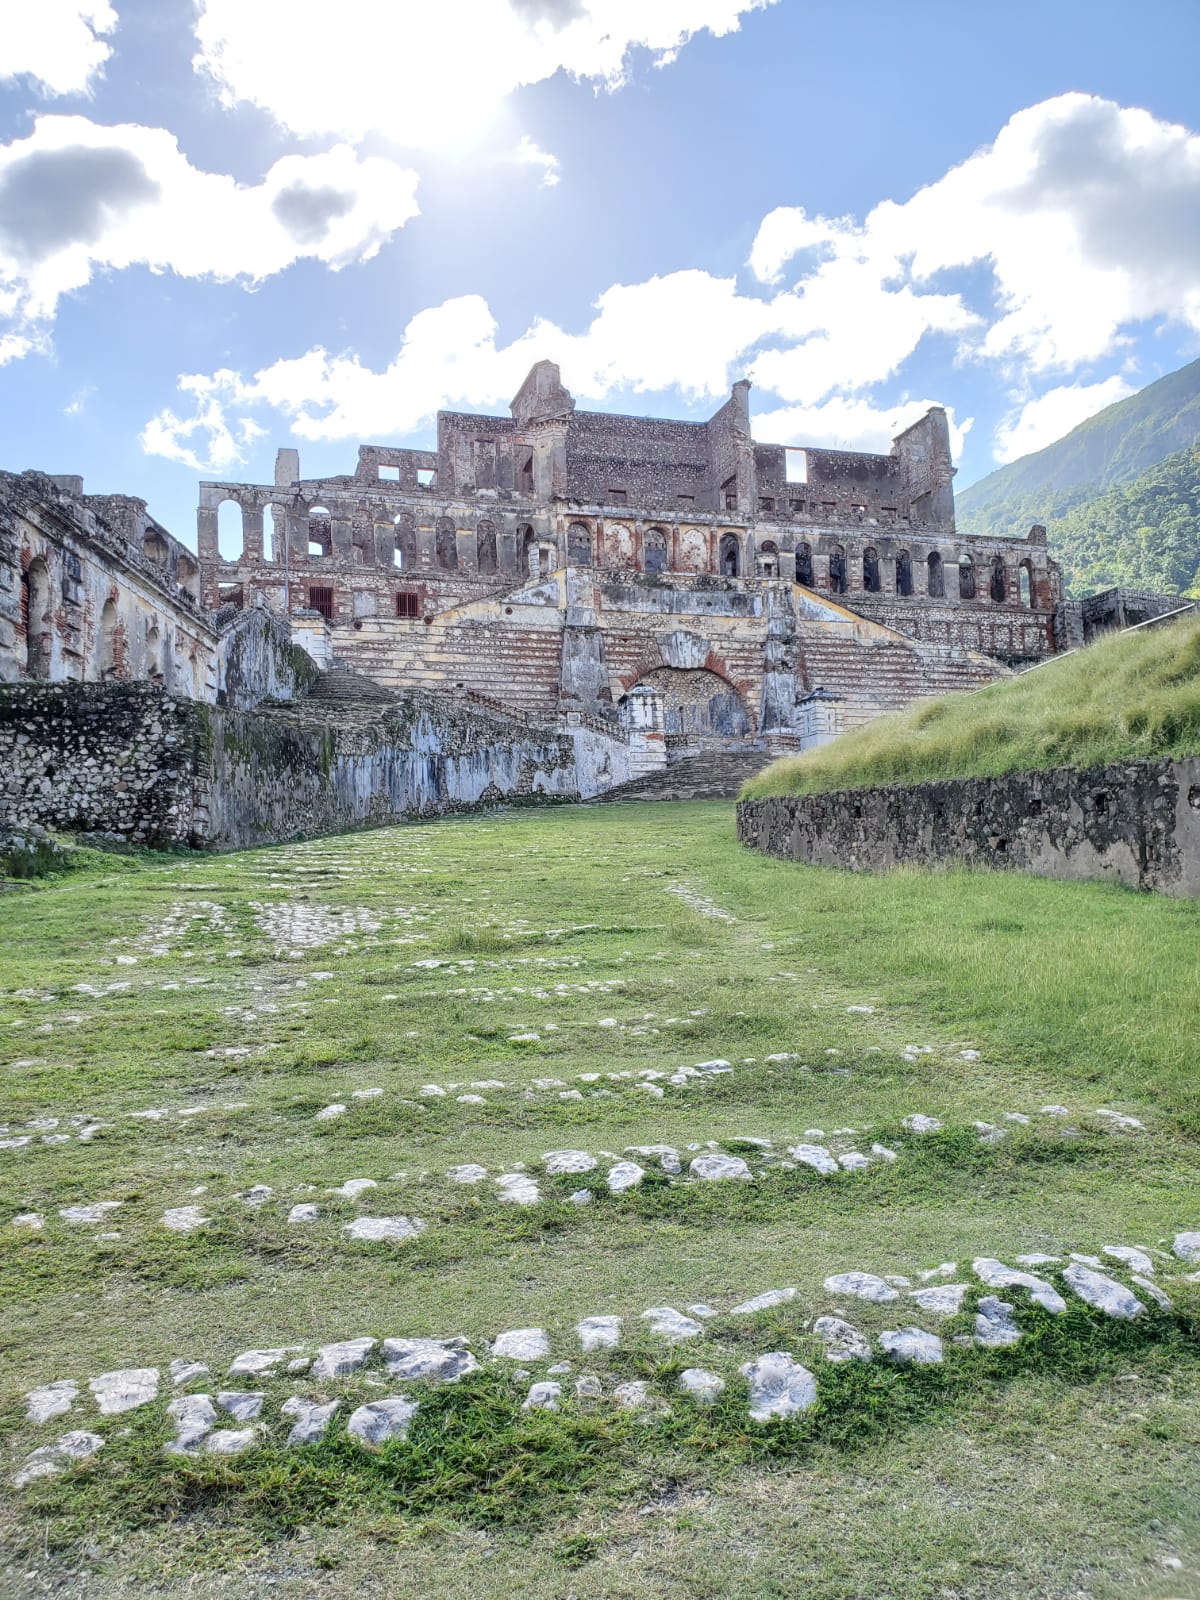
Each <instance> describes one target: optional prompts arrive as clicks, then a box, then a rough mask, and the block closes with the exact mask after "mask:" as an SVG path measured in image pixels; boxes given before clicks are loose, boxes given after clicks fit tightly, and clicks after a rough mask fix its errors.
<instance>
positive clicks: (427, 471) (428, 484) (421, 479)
mask: <svg viewBox="0 0 1200 1600" xmlns="http://www.w3.org/2000/svg"><path fill="white" fill-rule="evenodd" d="M436 478H437V473H436V472H435V471H434V470H433V468H432V467H418V468H417V488H418V489H432V488H433V485H434V482H435V480H436Z"/></svg>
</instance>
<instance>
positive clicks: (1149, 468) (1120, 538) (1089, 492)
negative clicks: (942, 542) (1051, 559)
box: [956, 361, 1200, 593]
mask: <svg viewBox="0 0 1200 1600" xmlns="http://www.w3.org/2000/svg"><path fill="white" fill-rule="evenodd" d="M1197 441H1200V361H1193V362H1191V363H1190V364H1189V365H1188V366H1186V367H1181V368H1180V370H1179V371H1178V372H1172V373H1168V375H1167V376H1166V377H1165V378H1159V379H1158V380H1157V382H1155V383H1151V384H1149V385H1147V387H1146V388H1145V389H1141V390H1139V391H1138V393H1137V394H1133V395H1130V396H1129V397H1128V399H1125V400H1118V401H1117V403H1116V405H1112V406H1108V407H1106V408H1105V410H1103V411H1100V412H1097V414H1096V415H1095V416H1094V417H1089V418H1088V420H1087V421H1086V422H1081V423H1080V424H1079V426H1078V427H1077V428H1073V429H1072V430H1071V432H1070V433H1068V434H1067V435H1066V436H1065V438H1062V439H1059V440H1057V441H1056V442H1055V443H1054V444H1051V445H1047V446H1046V448H1045V449H1044V450H1037V451H1035V452H1034V453H1033V454H1032V455H1028V456H1022V457H1021V459H1020V460H1019V461H1012V462H1010V463H1009V464H1008V466H1006V467H1000V468H999V469H998V470H997V471H996V472H992V473H989V474H988V476H987V477H986V478H981V479H980V480H979V482H978V483H973V484H972V485H971V486H970V488H968V489H964V490H963V491H962V493H961V494H960V495H958V496H956V500H957V508H958V526H959V528H960V529H961V530H962V531H963V532H964V533H973V534H980V535H984V536H991V537H996V536H1004V537H1011V536H1016V537H1022V536H1024V535H1025V534H1026V533H1027V532H1028V531H1029V529H1030V527H1031V526H1032V525H1033V524H1034V523H1035V522H1041V523H1045V525H1046V527H1047V529H1048V530H1049V535H1050V546H1051V550H1052V551H1053V553H1054V554H1055V556H1056V557H1057V558H1058V559H1060V560H1062V561H1063V563H1064V566H1065V567H1067V569H1068V582H1069V586H1070V588H1071V591H1072V592H1074V593H1083V592H1086V591H1087V590H1088V589H1090V588H1096V587H1102V586H1104V585H1105V584H1111V583H1115V582H1121V583H1126V584H1129V585H1130V586H1131V587H1138V588H1156V587H1160V586H1162V585H1163V584H1164V583H1165V581H1166V580H1165V576H1164V575H1165V574H1166V573H1167V572H1180V571H1182V570H1183V569H1184V568H1186V567H1187V564H1188V559H1189V558H1188V557H1187V556H1186V555H1185V554H1184V553H1183V551H1184V548H1185V547H1186V548H1187V549H1192V548H1194V547H1195V546H1196V545H1197V544H1200V525H1198V524H1197V522H1196V515H1197V513H1196V510H1195V507H1196V495H1195V482H1196V474H1197V466H1196V461H1195V456H1194V453H1192V448H1191V447H1192V446H1194V445H1195V444H1196V442H1197ZM1168 460H1171V461H1175V462H1176V465H1175V466H1174V467H1171V468H1168V470H1167V471H1166V473H1165V476H1164V477H1163V478H1161V479H1156V478H1155V477H1154V476H1153V469H1154V468H1156V467H1157V466H1159V465H1163V466H1166V463H1167V461H1168ZM1189 481H1190V483H1191V487H1190V488H1189V487H1188V484H1189ZM1124 485H1128V487H1129V490H1130V492H1131V494H1132V499H1129V500H1120V499H1117V500H1112V501H1110V500H1109V494H1110V493H1111V492H1113V491H1116V490H1117V489H1118V487H1119V486H1124ZM1098 497H1103V498H1104V500H1105V504H1104V505H1103V506H1098V507H1097V510H1096V514H1095V517H1094V518H1093V520H1092V521H1091V522H1090V523H1089V522H1087V521H1086V519H1085V521H1084V522H1080V520H1079V518H1078V517H1076V516H1075V513H1076V512H1081V511H1082V510H1083V509H1084V508H1085V506H1088V505H1090V504H1091V503H1093V502H1096V501H1097V499H1098ZM1189 508H1190V509H1189ZM1132 518H1136V519H1137V520H1136V521H1133V522H1128V521H1127V522H1126V525H1124V526H1122V519H1132ZM1167 546H1170V547H1171V549H1170V551H1169V552H1168V549H1167ZM1195 581H1196V567H1195V563H1194V562H1193V564H1192V566H1191V568H1190V571H1189V573H1188V576H1187V579H1186V581H1185V582H1183V583H1182V585H1180V586H1181V587H1185V588H1186V587H1189V586H1190V585H1191V584H1194V583H1195ZM1167 587H1169V588H1171V589H1175V588H1176V587H1177V583H1176V582H1175V581H1172V582H1171V583H1169V584H1168V585H1167Z"/></svg>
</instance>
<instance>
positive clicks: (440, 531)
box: [434, 517, 458, 572]
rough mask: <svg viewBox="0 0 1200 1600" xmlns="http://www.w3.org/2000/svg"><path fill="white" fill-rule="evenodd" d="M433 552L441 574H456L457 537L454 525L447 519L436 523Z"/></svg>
mask: <svg viewBox="0 0 1200 1600" xmlns="http://www.w3.org/2000/svg"><path fill="white" fill-rule="evenodd" d="M434 550H435V553H436V555H437V564H438V566H439V567H441V569H442V571H443V572H457V570H458V536H457V535H456V534H455V531H454V524H453V523H452V522H451V521H450V519H449V517H441V518H440V519H439V521H438V525H437V532H436V534H435V537H434Z"/></svg>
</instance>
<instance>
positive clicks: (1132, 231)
mask: <svg viewBox="0 0 1200 1600" xmlns="http://www.w3.org/2000/svg"><path fill="white" fill-rule="evenodd" d="M209 3H210V5H211V4H212V0H209ZM514 3H515V0H514ZM521 3H522V4H523V5H524V6H525V7H526V8H527V9H530V10H533V9H536V8H538V7H539V6H540V7H541V8H542V9H543V10H544V9H546V8H548V7H553V6H556V5H557V6H558V7H559V10H560V11H561V12H562V13H564V14H565V13H566V12H568V11H571V8H572V7H573V6H576V5H577V4H581V3H582V0H521ZM564 25H565V24H564ZM750 261H751V266H752V268H753V271H754V273H755V275H756V277H757V278H758V280H759V287H758V288H757V289H756V290H754V291H751V292H746V291H743V290H741V289H739V287H738V284H737V281H736V280H735V279H734V278H720V277H716V276H713V275H712V274H710V273H707V272H704V271H702V270H699V269H689V270H686V271H679V272H672V273H667V274H664V275H662V276H656V277H653V278H649V279H647V280H645V281H644V282H641V283H634V284H613V285H612V286H611V287H609V288H608V289H606V290H605V291H604V292H603V293H602V294H601V295H600V296H599V297H598V298H597V299H596V301H595V302H594V305H593V307H592V312H593V314H592V316H591V319H590V321H588V322H587V323H586V325H585V326H584V327H583V329H582V331H579V332H567V331H565V330H564V329H563V328H560V327H558V326H556V325H555V324H553V323H549V322H547V321H545V320H543V319H537V318H535V319H534V321H533V322H532V323H531V325H530V326H529V327H528V328H527V329H526V330H525V331H524V332H522V333H520V334H519V335H518V336H517V337H515V338H513V339H512V340H511V341H510V342H508V343H506V344H505V343H499V342H498V341H497V332H498V330H497V326H496V323H495V320H494V318H493V316H492V313H491V311H490V309H489V307H488V305H487V302H486V301H485V300H484V299H483V298H482V297H480V296H478V295H466V296H463V297H461V298H459V299H456V300H450V301H446V302H445V303H443V304H442V305H439V306H432V307H429V308H428V309H426V310H424V311H422V312H419V313H418V314H417V315H416V316H415V317H413V318H412V319H411V321H410V322H409V324H408V327H407V328H406V330H405V334H404V339H403V342H402V344H401V346H400V349H399V350H398V352H397V354H396V356H395V358H394V359H393V360H392V361H391V362H390V364H388V365H387V367H386V368H384V369H383V370H381V371H379V370H372V369H371V368H368V367H365V366H363V364H362V363H361V361H360V360H359V358H358V357H357V355H355V354H353V353H342V354H337V353H330V352H328V351H326V350H325V349H323V348H319V347H318V348H316V349H313V350H310V351H309V352H308V353H307V354H305V355H302V356H299V357H297V358H294V359H286V360H281V361H278V362H276V363H274V365H272V366H269V367H267V368H265V369H263V370H262V371H260V372H258V373H256V374H253V375H252V376H251V377H249V378H246V377H244V376H243V375H241V374H233V373H222V374H213V375H211V376H210V377H207V378H206V377H204V376H203V375H197V376H193V377H192V378H190V379H189V380H188V382H189V384H190V385H191V386H192V389H193V390H194V393H195V395H196V398H197V403H198V405H199V406H200V407H201V409H200V411H199V412H198V416H197V417H196V418H189V419H187V420H186V421H185V422H183V423H180V422H179V421H178V419H177V418H175V416H174V414H173V413H171V412H164V413H163V414H162V415H161V416H160V417H159V418H158V419H156V422H157V423H158V424H161V426H158V427H156V429H155V431H154V432H153V433H152V434H151V435H149V437H150V438H151V440H152V441H153V445H152V447H154V448H164V449H166V450H169V448H170V441H171V440H172V439H175V438H177V437H186V438H187V439H188V440H193V439H194V440H195V441H197V442H195V443H194V444H193V443H189V444H188V446H187V448H189V449H193V448H194V449H195V450H196V451H199V450H200V444H199V442H198V441H199V439H200V438H201V436H203V435H205V431H206V430H207V432H208V433H210V434H211V435H212V437H213V438H214V439H215V440H216V441H217V443H216V445H215V446H214V451H210V452H209V454H210V457H211V458H214V459H215V455H214V452H215V454H217V455H219V454H221V453H222V452H224V453H225V454H227V455H228V454H229V452H233V455H232V456H231V457H230V459H231V460H233V459H236V452H237V450H238V448H239V445H238V437H237V433H236V430H230V429H229V428H228V425H227V424H226V422H225V420H224V419H225V413H226V411H227V410H229V409H230V408H232V409H234V410H237V411H239V413H241V412H245V413H246V414H249V413H250V412H252V411H253V410H254V409H255V408H260V409H266V410H269V411H271V412H273V413H274V414H275V416H276V417H277V418H282V419H284V420H285V421H286V423H287V425H288V426H289V428H290V429H291V431H292V432H294V433H295V434H297V435H299V436H300V437H301V438H309V439H342V438H381V437H382V438H393V439H394V438H399V437H403V436H404V435H405V434H407V433H411V432H413V431H415V430H416V429H418V428H420V427H423V426H426V425H427V424H428V423H429V422H430V421H431V420H432V417H433V414H434V412H435V411H436V410H437V409H438V408H439V407H442V406H451V405H460V406H468V407H476V408H491V407H496V406H503V405H504V404H505V403H506V402H507V400H508V398H509V397H510V396H511V394H512V393H513V392H514V390H515V389H516V387H517V385H518V384H519V383H520V381H521V379H522V377H523V376H524V374H525V372H526V371H527V370H528V367H529V366H530V364H531V363H532V362H533V361H535V360H537V359H539V358H540V357H549V358H550V359H553V360H556V361H558V362H559V363H560V364H561V366H562V369H563V374H564V378H565V380H566V382H567V384H568V385H569V387H570V388H572V389H573V390H574V392H575V393H576V394H577V395H578V396H579V397H580V399H581V400H584V401H585V402H595V401H601V402H604V401H612V400H613V399H614V397H620V396H622V395H624V394H629V393H632V394H638V393H659V392H669V391H674V392H675V393H677V394H678V395H680V396H681V397H682V398H683V399H685V400H687V401H692V402H698V401H701V400H705V399H714V398H717V397H720V396H722V395H724V394H725V393H726V392H727V390H728V385H729V383H730V381H731V379H732V378H733V377H736V376H739V375H740V374H741V373H742V372H747V373H748V374H749V375H750V376H752V377H753V379H754V382H755V384H756V386H757V388H758V389H759V391H760V392H761V391H763V390H766V391H767V392H768V394H769V395H774V396H775V397H776V398H777V400H778V401H779V402H782V405H781V406H780V407H779V408H778V409H776V410H774V411H772V410H770V409H768V410H767V411H766V412H765V414H764V416H763V418H762V419H760V426H767V427H769V428H771V429H772V431H774V432H776V434H784V435H786V437H784V438H781V439H779V441H778V442H782V443H787V442H790V441H791V440H795V441H796V442H809V443H816V442H819V440H821V439H829V438H833V439H838V440H844V441H849V442H850V443H852V444H857V445H858V446H860V447H864V448H865V447H868V446H870V447H872V448H881V447H886V444H887V441H888V440H889V439H890V438H891V436H892V433H893V431H894V429H893V427H892V423H893V421H896V422H898V424H900V425H903V423H904V422H906V421H907V420H909V419H910V418H911V416H912V415H913V414H915V413H916V412H918V411H919V410H923V409H924V408H925V406H926V405H927V404H928V402H925V401H919V402H918V401H911V402H903V403H902V404H901V403H897V402H896V401H894V400H889V398H888V397H886V396H885V397H881V396H880V395H879V394H878V393H877V391H878V389H879V387H880V386H881V385H883V384H885V383H887V382H889V381H890V380H892V379H894V378H895V376H896V375H897V374H898V373H899V372H900V371H901V370H902V368H903V367H904V365H905V363H906V362H907V361H908V360H909V358H910V357H911V356H912V355H913V353H914V351H916V349H917V347H918V346H919V345H920V344H921V342H922V340H923V339H925V338H926V336H927V335H930V334H934V335H940V336H941V337H943V338H948V339H950V340H952V341H953V345H954V350H955V355H956V358H958V359H964V358H971V359H975V360H978V361H991V362H993V363H995V364H996V365H997V366H998V367H999V368H1000V370H1001V371H1002V372H1003V373H1004V374H1005V375H1006V378H1007V381H1008V382H1009V384H1010V386H1012V385H1015V386H1016V387H1018V388H1019V389H1021V390H1022V391H1023V392H1025V393H1029V392H1031V389H1032V383H1031V381H1030V380H1031V378H1032V377H1034V376H1036V375H1037V374H1039V373H1043V372H1047V371H1054V370H1065V371H1068V372H1070V371H1072V370H1077V369H1078V368H1079V367H1081V366H1083V365H1085V364H1086V363H1090V362H1091V361H1093V360H1094V359H1096V358H1097V357H1098V356H1100V355H1102V354H1103V353H1105V352H1106V351H1108V350H1110V349H1111V348H1114V347H1117V346H1119V345H1120V344H1121V343H1122V341H1123V338H1124V336H1125V335H1124V330H1125V329H1126V328H1127V327H1128V326H1129V325H1130V324H1131V323H1134V322H1137V321H1144V320H1146V319H1149V318H1171V317H1175V318H1177V319H1180V320H1184V321H1188V322H1190V323H1191V324H1192V325H1193V326H1195V327H1197V328H1200V138H1198V137H1197V136H1195V135H1192V134H1190V133H1188V132H1187V130H1185V129H1182V128H1178V127H1175V126H1172V125H1169V124H1166V123H1162V122H1158V121H1155V119H1154V118H1152V117H1150V116H1149V115H1148V113H1146V112H1142V111H1129V110H1125V109H1123V108H1121V107H1119V106H1116V105H1114V104H1112V103H1111V102H1109V101H1104V100H1098V99H1096V98H1094V97H1089V96H1086V95H1076V94H1072V95H1064V96H1061V97H1060V98H1059V99H1056V100H1051V101H1046V102H1045V103H1044V104H1042V105H1039V106H1034V107H1032V108H1030V109H1029V110H1027V111H1023V112H1021V113H1019V114H1018V115H1017V116H1015V117H1013V118H1012V119H1011V121H1010V122H1009V123H1008V124H1007V125H1006V126H1005V127H1004V128H1003V129H1002V130H1001V132H1000V134H999V135H998V137H997V139H996V141H995V143H994V144H993V145H992V146H991V147H989V148H988V149H986V150H983V151H980V152H979V153H977V154H976V155H974V156H972V157H970V159H969V160H967V161H965V162H964V163H962V165H960V166H958V167H956V168H954V169H952V170H951V171H950V172H948V173H947V174H946V175H945V176H944V177H943V178H941V179H939V180H938V181H937V182H936V183H934V184H931V185H930V186H929V187H928V188H926V189H922V190H921V191H919V192H918V193H917V194H916V195H914V196H913V197H912V198H911V199H910V200H908V201H905V202H904V203H902V204H897V203H895V202H892V201H886V202H884V203H882V204H880V205H878V206H876V207H875V209H874V210H873V211H871V212H870V214H869V215H868V216H867V218H866V219H865V221H864V222H862V223H859V222H857V221H855V220H854V219H850V218H835V219H827V218H822V217H809V216H808V215H806V213H805V212H803V211H802V210H799V209H797V208H786V207H784V208H779V209H777V210H775V211H773V212H771V213H770V214H769V215H768V216H767V217H766V218H764V220H763V223H762V225H761V227H760V229H759V231H758V236H757V238H756V239H755V242H754V247H753V250H752V253H751V257H750ZM980 262H983V263H986V264H987V265H989V266H990V268H991V273H992V280H993V282H992V290H991V293H990V294H985V295H984V303H980V301H979V296H978V288H979V283H978V273H977V272H972V273H971V274H970V279H969V283H970V286H971V288H972V291H973V292H972V293H971V294H970V295H968V293H967V288H966V287H965V286H964V283H963V278H964V276H965V269H970V268H972V267H975V266H976V264H977V263H980ZM785 269H787V270H785ZM956 272H957V273H958V274H959V277H958V279H957V280H956V279H955V277H954V274H955V273H956ZM1122 383H1123V380H1121V379H1109V380H1107V381H1106V383H1105V384H1088V383H1062V384H1060V385H1059V387H1058V388H1057V389H1052V390H1050V391H1048V392H1047V393H1046V394H1044V395H1043V396H1042V397H1041V399H1040V400H1038V401H1034V402H1031V404H1030V405H1029V407H1027V408H1026V411H1025V412H1023V413H1022V415H1021V416H1020V417H1014V418H1010V419H1009V420H1008V422H1007V423H1006V424H1005V427H1004V429H1003V430H1002V433H1001V438H1000V449H1001V451H1005V452H1009V453H1020V452H1021V451H1023V450H1027V449H1030V448H1035V447H1036V446H1035V445H1034V444H1033V443H1032V442H1031V441H1034V440H1039V439H1042V440H1044V438H1047V437H1052V436H1057V434H1059V433H1061V432H1063V431H1065V430H1066V429H1067V428H1069V427H1070V426H1071V424H1072V423H1073V422H1074V421H1078V420H1079V419H1080V418H1081V417H1082V416H1084V415H1086V414H1087V412H1088V410H1089V409H1091V410H1095V409H1098V408H1099V407H1100V406H1102V405H1104V404H1106V403H1108V402H1109V401H1111V400H1112V399H1115V398H1117V397H1118V394H1119V393H1123V392H1126V391H1125V390H1124V389H1119V388H1118V385H1120V384H1122ZM213 407H215V410H214V409H213ZM205 418H207V419H208V420H207V421H205V420H204V419H205ZM968 426H969V422H964V423H962V424H961V425H960V426H959V429H958V432H957V434H956V438H955V443H956V445H958V444H961V438H962V434H963V433H964V432H965V430H966V428H967V427H968ZM182 428H187V429H190V430H192V431H191V432H189V433H187V434H186V435H182V434H180V433H179V432H178V430H179V429H182ZM222 428H224V429H225V433H222V432H221V429H222ZM226 435H227V436H228V439H227V437H226Z"/></svg>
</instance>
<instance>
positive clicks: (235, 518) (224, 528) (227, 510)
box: [217, 500, 246, 561]
mask: <svg viewBox="0 0 1200 1600" xmlns="http://www.w3.org/2000/svg"><path fill="white" fill-rule="evenodd" d="M245 549H246V537H245V530H244V529H243V527H242V508H241V506H240V505H238V503H237V501H236V500H222V501H221V504H220V505H219V506H218V507H217V554H218V556H220V558H221V560H222V561H240V560H241V559H242V556H243V554H244V553H245Z"/></svg>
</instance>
